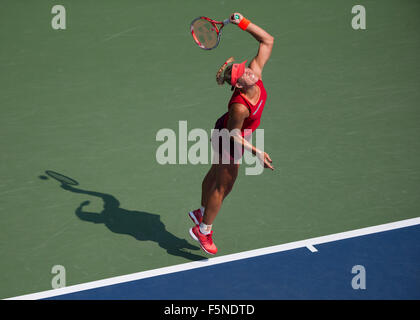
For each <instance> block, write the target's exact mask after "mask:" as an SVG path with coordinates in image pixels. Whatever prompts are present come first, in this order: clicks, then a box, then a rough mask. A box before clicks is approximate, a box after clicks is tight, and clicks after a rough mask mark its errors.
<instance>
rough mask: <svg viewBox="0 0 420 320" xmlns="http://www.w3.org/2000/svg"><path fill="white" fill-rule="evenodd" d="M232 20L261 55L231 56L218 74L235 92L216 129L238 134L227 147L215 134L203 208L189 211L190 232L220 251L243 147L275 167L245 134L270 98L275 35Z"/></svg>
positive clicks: (208, 248) (213, 251) (205, 247)
mask: <svg viewBox="0 0 420 320" xmlns="http://www.w3.org/2000/svg"><path fill="white" fill-rule="evenodd" d="M230 21H231V22H232V23H234V24H236V25H238V26H239V28H241V29H242V30H244V31H246V32H248V33H250V34H251V35H252V36H253V37H254V38H255V39H256V40H257V41H258V42H259V49H258V54H257V56H256V57H255V58H253V59H252V60H251V62H250V63H249V65H248V66H245V64H246V62H247V61H244V62H242V63H233V64H232V62H233V61H234V59H233V58H232V57H231V58H229V59H228V60H227V61H226V62H225V63H224V64H223V65H222V66H221V68H220V69H219V71H218V72H217V75H216V81H217V83H218V84H220V85H223V84H224V83H225V82H227V83H228V84H229V85H230V86H231V89H232V90H234V92H233V95H232V97H231V99H230V101H229V103H228V111H227V112H226V113H225V114H224V115H222V116H221V117H220V118H219V119H218V120H217V121H216V125H215V129H219V130H221V129H224V128H225V129H227V130H229V132H236V134H233V135H231V136H230V141H229V142H230V143H229V144H228V145H227V147H226V146H223V143H222V141H221V140H222V139H221V136H220V135H219V136H215V135H213V136H212V147H213V149H215V148H216V150H214V154H215V155H216V156H217V157H218V159H217V160H216V161H213V163H212V166H211V168H210V170H209V172H208V173H207V175H206V176H205V178H204V180H203V183H202V195H201V208H199V209H197V210H194V211H191V212H189V216H190V218H191V219H192V220H193V222H194V223H195V226H194V227H193V228H191V229H190V235H191V237H192V238H193V239H194V240H196V241H198V242H199V243H200V247H201V248H202V249H203V250H204V251H205V252H207V253H209V254H216V253H217V247H216V245H215V244H214V242H213V238H212V235H213V231H212V225H213V221H214V219H215V218H216V216H217V214H218V213H219V211H220V208H221V206H222V202H223V200H224V199H225V198H226V196H227V195H228V194H229V193H230V191H231V190H232V187H233V185H234V183H235V180H236V177H237V175H238V169H239V163H238V162H239V159H240V158H241V157H242V155H243V150H244V149H247V150H248V151H250V152H252V154H253V155H255V156H257V157H258V159H259V160H260V161H261V163H264V167H265V168H270V169H271V170H274V168H273V166H272V164H271V163H272V160H271V159H270V157H269V155H268V154H267V153H266V152H264V151H262V150H259V149H257V148H256V147H255V146H253V145H252V144H251V143H249V142H248V141H247V139H246V138H247V136H246V135H245V133H249V132H251V133H252V132H253V131H254V130H255V129H257V128H258V126H259V124H260V119H261V115H262V112H263V110H264V105H265V102H266V100H267V92H266V91H265V88H264V85H263V82H262V71H263V68H264V65H265V64H266V62H267V61H268V59H269V58H270V55H271V51H272V48H273V43H274V38H273V37H272V36H271V35H270V34H268V33H267V32H266V31H265V30H263V29H262V28H260V27H259V26H257V25H256V24H254V23H252V22H250V21H249V20H248V19H246V18H245V17H243V16H242V15H241V14H239V13H234V14H232V16H231V17H230ZM235 129H236V130H235ZM247 129H248V130H247ZM225 131H226V130H225ZM217 140H219V143H216V141H217ZM238 147H239V148H238ZM238 149H239V151H238ZM238 155H239V156H238ZM226 159H227V161H226Z"/></svg>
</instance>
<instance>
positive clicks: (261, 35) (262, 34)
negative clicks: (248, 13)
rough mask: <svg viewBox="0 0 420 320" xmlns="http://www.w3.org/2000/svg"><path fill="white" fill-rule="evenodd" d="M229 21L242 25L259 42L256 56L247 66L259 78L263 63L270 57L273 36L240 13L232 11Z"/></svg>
mask: <svg viewBox="0 0 420 320" xmlns="http://www.w3.org/2000/svg"><path fill="white" fill-rule="evenodd" d="M230 21H231V22H232V23H234V24H237V25H239V26H240V27H242V28H243V29H244V30H245V31H247V32H248V33H250V34H251V35H252V36H253V37H254V38H255V39H256V40H257V41H258V42H259V43H260V44H259V48H258V53H257V56H256V57H255V58H254V59H252V61H251V62H250V64H249V68H250V69H252V71H254V72H255V73H256V74H257V76H259V78H260V79H261V75H262V71H263V68H264V65H265V64H266V63H267V61H268V59H269V58H270V55H271V51H272V50H273V45H274V37H273V36H272V35H270V34H269V33H268V32H267V31H265V30H264V29H262V28H261V27H259V26H257V25H256V24H255V23H252V22H250V21H249V20H247V19H246V18H244V17H243V16H242V14H240V13H237V12H235V13H233V14H232V15H231V17H230Z"/></svg>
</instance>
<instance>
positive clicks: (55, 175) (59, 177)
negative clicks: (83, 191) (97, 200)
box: [45, 170, 79, 186]
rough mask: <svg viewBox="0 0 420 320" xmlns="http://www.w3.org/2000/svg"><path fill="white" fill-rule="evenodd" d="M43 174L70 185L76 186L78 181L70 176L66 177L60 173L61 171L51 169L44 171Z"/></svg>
mask: <svg viewBox="0 0 420 320" xmlns="http://www.w3.org/2000/svg"><path fill="white" fill-rule="evenodd" d="M45 174H46V175H47V176H49V177H51V178H53V179H55V180H57V181H58V182H61V183H62V184H66V185H71V186H78V185H79V183H78V182H77V181H76V180H74V179H72V178H70V177H67V176H65V175H64V174H61V173H58V172H55V171H52V170H47V171H45Z"/></svg>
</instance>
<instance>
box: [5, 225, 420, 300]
mask: <svg viewBox="0 0 420 320" xmlns="http://www.w3.org/2000/svg"><path fill="white" fill-rule="evenodd" d="M417 224H420V217H417V218H412V219H407V220H401V221H397V222H391V223H386V224H381V225H377V226H373V227H367V228H362V229H357V230H352V231H346V232H340V233H335V234H331V235H327V236H322V237H317V238H311V239H306V240H300V241H295V242H290V243H285V244H281V245H276V246H271V247H266V248H261V249H256V250H250V251H245V252H240V253H234V254H229V255H225V256H221V257H216V258H210V259H206V260H201V261H194V262H188V263H184V264H179V265H175V266H170V267H165V268H159V269H154V270H149V271H143V272H137V273H132V274H128V275H124V276H118V277H113V278H108V279H103V280H98V281H92V282H87V283H82V284H77V285H73V286H69V287H64V288H59V289H54V290H47V291H42V292H38V293H32V294H26V295H22V296H17V297H12V298H8V299H5V300H37V299H44V298H49V297H54V296H58V295H63V294H68V293H73V292H78V291H83V290H88V289H94V288H99V287H104V286H110V285H114V284H119V283H123V282H128V281H133V280H140V279H145V278H151V277H156V276H160V275H165V274H170V273H175V272H180V271H186V270H192V269H197V268H203V267H208V266H212V265H216V264H221V263H226V262H231V261H236V260H241V259H247V258H252V257H258V256H262V255H266V254H270V253H276V252H282V251H287V250H292V249H297V248H303V247H307V248H308V249H309V250H311V248H313V249H315V247H314V245H317V244H322V243H327V242H333V241H338V240H344V239H349V238H354V237H360V236H364V235H368V234H372V233H378V232H383V231H389V230H394V229H399V228H404V227H409V226H414V225H417ZM315 250H316V249H315ZM311 251H312V250H311Z"/></svg>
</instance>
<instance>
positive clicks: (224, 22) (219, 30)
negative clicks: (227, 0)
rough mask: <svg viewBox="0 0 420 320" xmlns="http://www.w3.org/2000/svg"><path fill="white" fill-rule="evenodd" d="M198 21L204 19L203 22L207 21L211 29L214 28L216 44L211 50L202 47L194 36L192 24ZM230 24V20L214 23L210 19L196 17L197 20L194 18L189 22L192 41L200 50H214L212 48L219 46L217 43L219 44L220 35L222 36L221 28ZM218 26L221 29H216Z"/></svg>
mask: <svg viewBox="0 0 420 320" xmlns="http://www.w3.org/2000/svg"><path fill="white" fill-rule="evenodd" d="M200 19H204V20H207V21H208V22H210V23H211V24H212V25H213V27H214V30H215V31H216V34H217V42H216V44H215V45H214V46H213V47H211V48H206V47H205V46H203V44H201V42H200V40H198V37H197V36H196V34H195V32H194V28H193V24H194V22H196V21H197V20H200ZM229 23H230V19H225V20H223V21H216V20H213V19H210V18H207V17H204V16H200V17H197V18H195V19H194V20H193V21H192V22H191V24H190V31H191V35H192V37H193V39H194V42H195V43H196V44H197V45H198V46H199V47H200V48H201V49H204V50H212V49H214V48H216V47H217V46H218V45H219V42H220V36H221V34H222V29H223V27H224V26H225V25H227V24H229ZM218 25H221V27H220V28H218Z"/></svg>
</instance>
